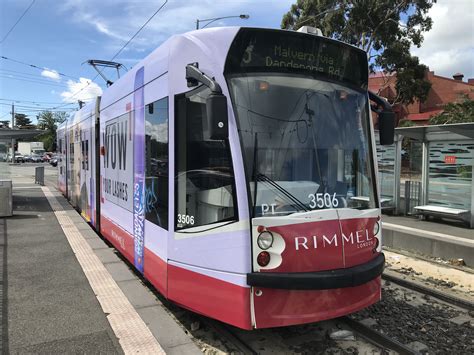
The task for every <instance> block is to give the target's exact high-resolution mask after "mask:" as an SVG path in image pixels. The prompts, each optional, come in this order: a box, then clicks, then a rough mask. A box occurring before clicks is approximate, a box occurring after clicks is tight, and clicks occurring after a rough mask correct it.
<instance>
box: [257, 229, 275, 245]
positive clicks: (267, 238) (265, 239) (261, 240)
mask: <svg viewBox="0 0 474 355" xmlns="http://www.w3.org/2000/svg"><path fill="white" fill-rule="evenodd" d="M257 244H258V246H259V248H260V249H262V250H267V249H268V248H270V247H271V246H272V244H273V234H272V233H271V232H269V231H265V232H262V233H260V234H259V236H258V237H257Z"/></svg>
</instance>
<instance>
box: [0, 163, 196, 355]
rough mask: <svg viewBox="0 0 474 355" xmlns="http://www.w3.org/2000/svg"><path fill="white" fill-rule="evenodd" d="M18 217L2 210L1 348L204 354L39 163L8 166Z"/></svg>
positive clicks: (4, 170) (1, 168)
mask: <svg viewBox="0 0 474 355" xmlns="http://www.w3.org/2000/svg"><path fill="white" fill-rule="evenodd" d="M0 178H2V179H8V178H10V179H12V180H13V206H14V214H13V217H7V218H0V265H1V266H2V267H1V272H0V275H1V277H2V279H1V288H0V290H1V292H0V299H1V300H2V305H1V317H2V322H1V327H2V329H1V331H2V339H1V344H0V346H1V352H2V353H5V354H7V353H11V354H20V353H21V354H25V353H26V354H28V353H34V354H52V353H54V354H70V353H77V354H84V353H87V354H97V353H100V354H121V353H125V354H129V353H142V354H160V353H162V354H164V353H167V354H201V353H202V352H201V351H200V349H199V347H198V346H197V345H196V344H195V343H194V342H193V340H192V339H191V338H190V336H189V335H188V334H186V332H185V331H184V329H183V328H182V327H181V326H180V325H179V324H178V323H177V322H176V320H175V319H174V318H173V317H172V316H171V315H170V314H169V312H168V311H167V310H166V309H165V307H164V306H163V304H162V303H161V301H160V300H159V299H158V298H157V297H156V296H155V295H154V293H152V292H151V291H150V289H149V288H148V287H147V286H145V285H144V284H143V282H142V281H141V280H140V278H139V277H138V276H137V275H136V274H135V273H133V272H131V271H130V269H129V267H128V266H127V265H126V264H125V263H124V261H122V260H121V259H120V258H119V257H118V256H117V255H116V254H115V252H114V250H113V248H110V247H109V246H108V245H107V244H106V243H105V242H104V241H103V240H102V239H101V238H100V237H99V236H98V235H97V234H96V233H95V232H94V231H93V230H92V229H91V228H90V226H89V225H88V224H87V223H86V222H85V221H84V220H83V219H82V217H80V216H79V214H78V213H77V212H76V211H75V210H74V209H73V208H72V207H71V206H70V205H69V203H68V202H67V200H66V199H64V198H63V197H62V195H61V194H60V193H59V192H57V191H56V189H55V186H54V184H55V180H56V178H55V170H53V169H46V173H45V181H46V186H38V185H35V184H34V167H32V166H26V165H23V166H17V167H15V166H13V167H7V166H6V165H4V163H0Z"/></svg>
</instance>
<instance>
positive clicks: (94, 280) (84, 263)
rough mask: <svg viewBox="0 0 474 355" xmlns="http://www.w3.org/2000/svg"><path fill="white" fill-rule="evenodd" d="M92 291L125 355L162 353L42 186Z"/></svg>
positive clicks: (46, 189) (54, 199)
mask: <svg viewBox="0 0 474 355" xmlns="http://www.w3.org/2000/svg"><path fill="white" fill-rule="evenodd" d="M42 190H43V193H44V195H45V196H46V198H47V199H48V202H49V204H50V205H51V208H52V209H53V211H54V214H55V215H56V218H57V219H58V222H59V224H60V226H61V228H62V229H63V231H64V234H65V235H66V238H67V240H68V242H69V244H70V245H71V248H72V250H73V252H74V254H75V255H76V258H77V260H78V261H79V264H80V265H81V267H82V270H83V271H84V274H85V275H86V277H87V279H88V280H89V283H90V285H91V287H92V290H93V291H94V293H95V294H96V297H97V299H98V301H99V303H100V305H101V307H102V309H103V311H104V313H105V314H107V319H108V321H109V323H110V325H111V327H112V330H113V331H114V333H115V335H116V336H117V338H118V340H119V343H120V346H121V347H122V349H123V351H124V353H125V354H136V353H140V354H165V351H164V350H163V348H162V347H161V346H160V344H159V343H158V342H157V340H156V339H155V337H154V336H153V334H152V333H151V332H150V330H149V329H148V327H147V326H146V324H145V323H144V322H143V320H142V319H141V318H140V316H139V315H138V313H137V312H136V311H135V309H134V308H133V306H132V305H131V303H130V302H129V301H128V299H127V297H126V296H125V295H124V294H123V292H122V290H121V289H120V288H119V286H118V285H117V283H116V282H115V281H114V279H113V278H112V276H111V275H110V274H109V272H108V271H107V269H106V268H105V267H104V265H103V264H102V262H101V261H100V260H99V258H98V257H97V256H96V255H95V254H94V251H93V250H92V248H91V247H90V246H89V244H88V243H87V242H86V240H85V239H84V237H83V236H82V234H81V232H80V231H79V230H78V229H77V228H76V226H75V225H74V223H73V222H72V220H71V219H70V218H69V216H68V215H67V214H66V212H65V211H64V210H63V209H62V207H61V205H60V204H59V202H58V201H57V199H56V197H55V196H54V195H53V194H52V193H51V191H50V189H49V188H48V187H42Z"/></svg>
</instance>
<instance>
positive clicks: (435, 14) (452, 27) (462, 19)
mask: <svg viewBox="0 0 474 355" xmlns="http://www.w3.org/2000/svg"><path fill="white" fill-rule="evenodd" d="M428 14H429V16H430V17H431V18H432V20H433V28H432V29H431V30H430V31H429V32H427V33H425V35H424V38H425V39H424V41H423V43H422V45H421V48H416V47H413V48H412V54H413V55H416V56H418V57H419V58H420V61H421V62H422V63H423V64H426V65H428V66H429V67H430V70H434V71H435V73H436V74H438V75H442V76H446V77H451V76H452V75H453V74H454V73H457V72H460V73H463V74H464V80H466V78H474V61H473V58H474V1H472V0H439V1H438V2H437V3H436V4H434V5H433V7H432V8H431V9H430V11H429V13H428Z"/></svg>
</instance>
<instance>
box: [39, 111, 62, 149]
mask: <svg viewBox="0 0 474 355" xmlns="http://www.w3.org/2000/svg"><path fill="white" fill-rule="evenodd" d="M66 118H67V113H66V112H54V113H53V112H51V111H43V112H41V113H40V114H39V117H38V128H39V129H42V130H45V133H42V134H40V135H39V136H38V137H37V138H38V139H39V140H40V141H41V142H43V144H44V149H45V150H46V151H52V150H53V147H54V143H55V142H56V129H57V128H58V123H61V122H63V121H64V120H65V119H66Z"/></svg>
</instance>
